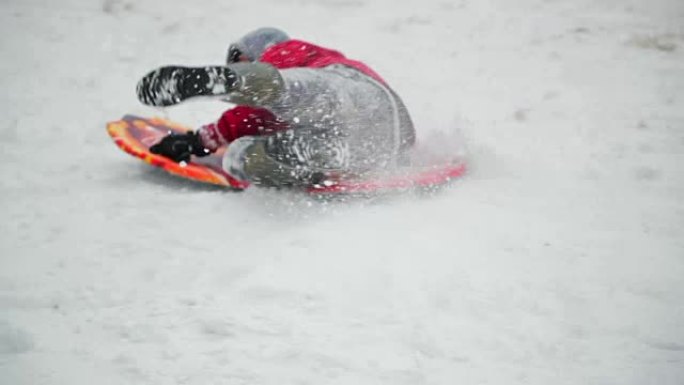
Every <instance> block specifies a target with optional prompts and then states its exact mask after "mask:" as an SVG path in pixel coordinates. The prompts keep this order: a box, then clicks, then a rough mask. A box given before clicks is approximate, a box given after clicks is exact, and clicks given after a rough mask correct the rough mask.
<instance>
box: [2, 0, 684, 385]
mask: <svg viewBox="0 0 684 385" xmlns="http://www.w3.org/2000/svg"><path fill="white" fill-rule="evenodd" d="M262 25H275V26H279V27H282V28H284V29H286V30H288V31H290V32H291V34H292V35H294V36H297V37H301V38H304V39H309V40H312V41H314V42H318V43H320V44H323V45H328V46H332V47H336V48H338V49H340V50H341V51H343V52H345V53H347V54H348V55H349V56H351V57H354V58H359V59H362V60H364V61H366V62H367V63H368V64H370V65H371V66H373V67H374V68H376V69H377V70H378V71H379V72H380V73H381V74H383V76H384V77H385V78H387V79H388V80H389V82H390V83H391V84H392V85H393V86H394V88H395V89H396V90H397V91H398V92H399V94H401V95H402V96H403V97H404V99H405V100H406V102H407V105H408V107H409V109H410V110H411V111H412V113H413V116H414V120H415V121H416V123H417V126H418V129H419V131H420V132H421V133H426V132H429V131H430V130H437V129H439V130H448V131H460V132H461V133H462V134H463V136H464V137H465V141H466V144H467V146H468V148H469V154H470V162H471V164H472V170H471V173H470V175H469V176H468V177H467V178H465V179H463V180H462V181H460V182H458V183H456V184H454V185H453V186H451V187H449V188H448V189H446V190H445V191H442V192H440V193H438V194H436V195H434V196H418V197H416V196H407V197H400V198H391V199H385V200H379V201H373V202H364V201H353V202H340V203H327V204H323V203H320V202H312V201H310V200H308V199H307V198H305V197H302V196H299V195H296V194H285V193H274V192H268V191H259V190H253V191H248V192H246V193H242V194H234V193H226V192H223V191H221V190H216V189H212V188H200V187H197V186H194V185H190V184H187V183H184V182H182V181H178V180H176V179H173V178H170V177H167V176H166V175H165V174H162V173H160V172H157V171H156V170H152V169H150V168H148V167H145V166H144V165H141V164H139V162H137V161H135V160H134V159H132V158H130V157H128V156H126V155H125V154H123V153H121V152H120V151H119V150H118V149H117V148H116V147H115V146H114V145H113V144H112V143H111V142H110V140H109V138H108V137H107V135H106V133H105V130H104V125H105V122H106V121H108V120H112V119H116V118H118V117H119V116H121V115H123V114H124V113H136V114H142V115H165V116H167V117H170V118H172V119H174V120H176V121H181V122H186V123H188V124H191V125H197V124H200V123H205V122H207V121H211V120H212V119H213V118H214V117H215V115H216V114H217V113H218V112H219V111H221V110H222V108H224V107H225V106H224V105H221V104H212V103H187V104H185V105H182V106H178V107H174V108H171V109H168V110H166V111H154V110H150V109H148V108H145V107H143V106H141V105H139V104H138V103H137V101H136V100H135V96H134V86H135V83H136V81H137V79H138V78H139V77H140V76H141V75H143V74H144V73H145V72H146V71H147V70H149V69H151V68H153V67H155V66H159V65H163V64H171V63H182V64H188V65H199V64H206V63H218V62H220V61H222V60H223V57H224V51H225V48H226V46H227V43H228V42H229V41H230V40H231V39H234V38H235V37H237V36H239V35H241V34H243V33H245V32H247V31H249V30H251V29H253V28H255V27H258V26H262ZM683 28H684V3H683V2H682V1H681V0H654V1H651V2H645V1H637V0H621V1H619V0H601V1H590V0H575V1H560V0H546V1H542V0H518V1H515V2H511V1H505V0H482V1H465V0H464V1H445V0H443V1H437V0H423V1H420V2H392V1H390V0H384V1H373V2H372V1H364V0H299V1H276V0H270V1H249V2H238V1H225V0H198V1H197V2H192V3H191V2H188V1H163V0H140V1H133V0H105V1H97V2H96V1H85V0H61V1H48V0H5V1H2V2H0V31H1V32H2V34H1V36H2V37H0V54H1V57H2V59H3V60H1V61H0V90H1V91H0V104H1V105H2V106H3V111H4V114H3V119H2V120H0V153H1V154H2V162H0V176H1V178H0V218H2V220H1V221H0V383H3V384H93V383H97V384H124V383H125V384H219V383H220V384H279V385H280V384H393V385H394V384H681V383H683V382H684V326H682V325H684V301H682V298H683V296H684V285H682V277H684V198H683V197H684V29H683ZM421 135H422V134H421Z"/></svg>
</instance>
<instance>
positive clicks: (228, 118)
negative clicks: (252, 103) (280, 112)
mask: <svg viewBox="0 0 684 385" xmlns="http://www.w3.org/2000/svg"><path fill="white" fill-rule="evenodd" d="M286 128H287V124H286V123H285V122H283V121H281V120H279V119H278V118H276V116H275V115H274V114H273V113H272V112H271V111H269V110H267V109H265V108H257V107H249V106H237V107H235V108H232V109H230V110H227V111H226V112H224V113H223V115H221V117H220V118H219V119H218V121H216V122H215V123H210V124H207V125H205V126H202V127H200V129H199V130H198V133H199V135H200V138H201V140H202V144H203V145H204V147H205V148H207V149H208V150H210V151H212V152H213V151H216V150H217V149H218V148H219V147H221V146H224V145H226V144H229V143H231V142H233V141H234V140H236V139H238V138H241V137H243V136H259V135H268V134H271V133H273V132H276V131H280V130H284V129H286Z"/></svg>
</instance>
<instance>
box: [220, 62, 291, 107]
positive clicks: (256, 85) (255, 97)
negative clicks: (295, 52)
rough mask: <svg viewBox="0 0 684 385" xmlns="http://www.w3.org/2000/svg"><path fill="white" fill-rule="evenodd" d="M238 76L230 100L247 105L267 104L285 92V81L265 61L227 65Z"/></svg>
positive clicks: (275, 69) (276, 70)
mask: <svg viewBox="0 0 684 385" xmlns="http://www.w3.org/2000/svg"><path fill="white" fill-rule="evenodd" d="M228 67H229V68H230V69H231V70H232V71H233V72H234V73H235V74H236V75H237V77H238V79H239V80H238V81H239V86H238V89H237V90H236V91H235V92H233V93H232V94H231V95H230V101H231V102H234V103H236V104H243V105H248V106H268V105H271V104H273V103H274V102H276V101H277V100H278V99H280V98H281V97H282V94H283V92H285V81H284V80H283V77H282V76H281V74H280V72H279V71H278V69H277V68H275V67H273V66H272V65H270V64H266V63H235V64H231V65H229V66H228Z"/></svg>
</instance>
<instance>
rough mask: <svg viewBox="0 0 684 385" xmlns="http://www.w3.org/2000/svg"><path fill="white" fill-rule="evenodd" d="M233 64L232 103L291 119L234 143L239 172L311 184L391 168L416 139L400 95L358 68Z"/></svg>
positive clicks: (268, 181) (273, 181)
mask: <svg viewBox="0 0 684 385" xmlns="http://www.w3.org/2000/svg"><path fill="white" fill-rule="evenodd" d="M229 67H230V68H231V69H232V70H234V71H235V72H236V73H237V75H238V79H239V80H238V81H239V84H238V88H237V89H238V90H237V91H236V92H233V93H231V94H230V96H229V98H228V99H227V101H229V102H231V103H236V104H241V105H249V106H255V107H264V108H267V109H269V110H270V111H271V112H273V113H274V114H275V115H276V116H277V117H278V118H280V119H282V120H284V121H286V122H288V124H289V128H288V129H287V130H284V131H280V132H277V133H274V134H271V135H268V136H260V137H243V138H240V139H238V140H236V141H234V142H233V143H231V144H230V145H229V147H228V151H227V152H226V155H225V157H224V162H223V164H224V168H225V169H226V171H228V172H230V173H231V174H234V175H236V176H238V177H241V178H243V179H246V180H249V181H251V182H253V183H255V184H262V185H269V186H302V185H311V184H313V183H317V182H318V181H319V180H321V178H323V179H325V178H326V177H328V176H331V175H335V176H341V177H344V176H345V175H357V176H358V175H362V174H364V173H366V172H369V171H375V170H378V169H385V168H390V167H393V166H394V165H395V164H396V162H397V161H398V160H399V159H400V158H401V156H402V154H403V153H404V152H405V151H406V150H407V149H408V148H409V147H410V146H412V145H413V142H414V140H415V132H414V128H413V124H412V122H411V118H410V116H409V114H408V111H407V110H406V107H405V106H404V104H403V102H402V101H401V99H400V98H399V97H398V96H397V95H396V93H395V92H394V91H392V90H391V89H390V88H389V87H388V86H386V85H384V84H382V83H380V82H378V81H376V80H374V79H372V78H370V77H369V76H366V75H365V74H362V73H361V72H359V71H357V70H355V69H353V68H350V67H347V66H343V65H331V66H328V67H324V68H292V69H283V70H278V69H276V68H275V67H273V66H271V65H269V64H264V63H237V64H231V65H229Z"/></svg>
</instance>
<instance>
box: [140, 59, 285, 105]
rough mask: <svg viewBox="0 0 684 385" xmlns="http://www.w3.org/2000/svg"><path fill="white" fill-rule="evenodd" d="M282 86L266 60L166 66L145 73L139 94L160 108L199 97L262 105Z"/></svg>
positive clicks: (276, 93)
mask: <svg viewBox="0 0 684 385" xmlns="http://www.w3.org/2000/svg"><path fill="white" fill-rule="evenodd" d="M283 87H284V83H283V80H282V77H281V76H280V73H279V72H278V70H277V69H276V68H274V67H273V66H271V65H269V64H265V63H235V64H230V65H227V66H206V67H181V66H166V67H161V68H158V69H156V70H154V71H151V72H149V73H148V74H147V75H145V76H143V78H142V79H140V81H139V82H138V85H137V94H138V99H139V100H140V101H141V102H142V103H143V104H147V105H151V106H160V107H166V106H171V105H174V104H179V103H182V102H183V101H185V100H188V99H191V98H196V97H214V98H218V99H230V101H231V102H234V103H236V104H244V105H249V106H263V105H266V104H268V103H271V102H272V101H273V99H274V98H278V97H279V96H280V94H281V93H282V91H283Z"/></svg>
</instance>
